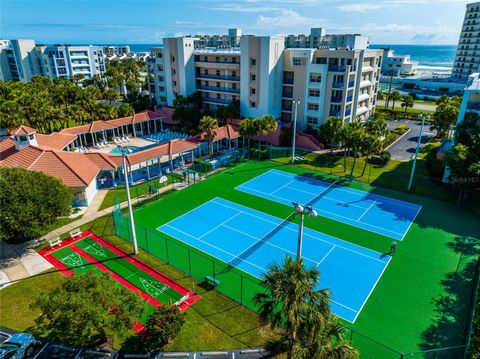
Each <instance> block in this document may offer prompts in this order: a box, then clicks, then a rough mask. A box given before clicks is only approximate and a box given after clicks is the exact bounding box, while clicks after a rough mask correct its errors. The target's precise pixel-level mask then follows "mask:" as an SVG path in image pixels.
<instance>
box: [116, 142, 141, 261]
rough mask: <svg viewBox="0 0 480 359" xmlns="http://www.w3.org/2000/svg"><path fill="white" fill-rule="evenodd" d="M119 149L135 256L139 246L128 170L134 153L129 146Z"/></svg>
mask: <svg viewBox="0 0 480 359" xmlns="http://www.w3.org/2000/svg"><path fill="white" fill-rule="evenodd" d="M117 147H118V149H119V150H120V153H121V154H122V160H123V172H124V174H125V189H126V190H127V203H128V214H129V216H130V230H131V232H132V242H133V251H134V253H135V254H138V244H137V234H136V232H135V222H134V220H133V209H132V200H131V199H130V185H129V183H128V170H127V159H126V158H127V155H128V154H129V153H131V152H132V150H131V149H129V148H128V147H127V146H122V145H118V146H117Z"/></svg>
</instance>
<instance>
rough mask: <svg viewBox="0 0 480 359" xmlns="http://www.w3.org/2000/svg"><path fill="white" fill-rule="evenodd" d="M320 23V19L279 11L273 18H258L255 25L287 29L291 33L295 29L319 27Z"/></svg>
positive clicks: (293, 12)
mask: <svg viewBox="0 0 480 359" xmlns="http://www.w3.org/2000/svg"><path fill="white" fill-rule="evenodd" d="M321 22H322V20H321V19H314V18H309V17H306V16H302V15H300V14H299V13H298V12H296V11H293V10H286V9H279V10H277V11H276V12H275V14H274V15H273V16H264V15H260V16H258V17H257V21H256V25H257V26H259V27H264V28H274V29H289V30H290V31H292V29H294V28H295V27H297V28H298V27H300V28H308V27H316V26H320V24H321Z"/></svg>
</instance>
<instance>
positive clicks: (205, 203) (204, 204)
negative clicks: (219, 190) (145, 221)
mask: <svg viewBox="0 0 480 359" xmlns="http://www.w3.org/2000/svg"><path fill="white" fill-rule="evenodd" d="M215 198H217V197H215ZM215 198H212V199H211V200H209V201H207V202H204V203H202V204H201V205H199V206H197V207H195V208H192V209H191V210H189V211H188V212H185V213H184V214H182V215H180V216H178V217H175V218H174V219H172V220H170V221H168V222H167V223H164V224H162V226H166V225H168V224H170V223H172V222H173V221H176V220H177V219H180V218H182V217H183V216H186V215H187V214H189V213H190V212H193V211H195V210H197V209H199V208H201V207H203V206H206V205H207V204H209V203H210V202H212V201H213V200H214V199H215Z"/></svg>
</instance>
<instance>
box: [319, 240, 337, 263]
mask: <svg viewBox="0 0 480 359" xmlns="http://www.w3.org/2000/svg"><path fill="white" fill-rule="evenodd" d="M332 246H333V247H332V248H330V250H329V251H328V252H327V254H325V255H324V256H323V258H322V259H320V262H318V263H317V265H316V266H315V268H317V267H318V266H319V265H320V264H321V263H322V262H323V261H324V260H325V258H327V257H328V255H329V254H330V253H331V252H332V251H333V250H334V249H335V247H337V246H336V245H333V244H332Z"/></svg>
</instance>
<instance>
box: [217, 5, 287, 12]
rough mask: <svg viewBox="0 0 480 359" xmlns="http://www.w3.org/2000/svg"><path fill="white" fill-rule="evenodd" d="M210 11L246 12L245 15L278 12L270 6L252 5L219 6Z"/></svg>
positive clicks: (276, 8)
mask: <svg viewBox="0 0 480 359" xmlns="http://www.w3.org/2000/svg"><path fill="white" fill-rule="evenodd" d="M210 9H213V10H219V11H231V12H246V13H255V12H271V11H278V10H280V9H279V8H278V7H271V6H264V5H261V6H254V5H252V4H221V5H217V6H214V7H212V8H210Z"/></svg>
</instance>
